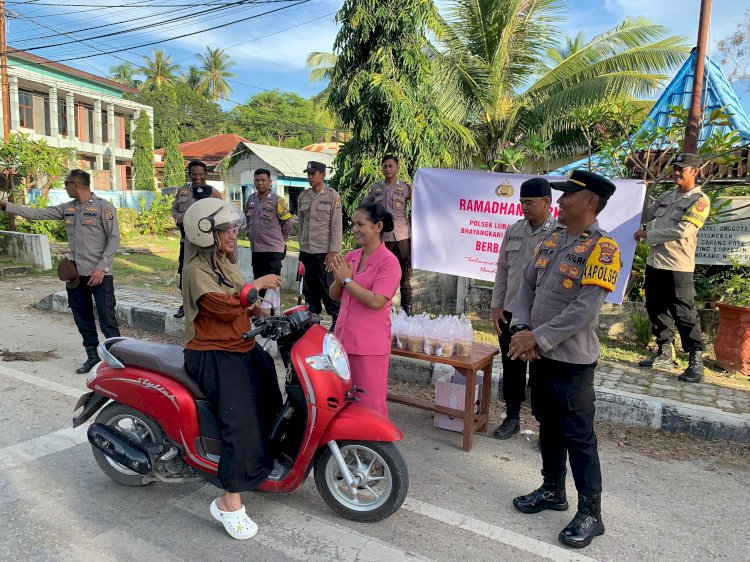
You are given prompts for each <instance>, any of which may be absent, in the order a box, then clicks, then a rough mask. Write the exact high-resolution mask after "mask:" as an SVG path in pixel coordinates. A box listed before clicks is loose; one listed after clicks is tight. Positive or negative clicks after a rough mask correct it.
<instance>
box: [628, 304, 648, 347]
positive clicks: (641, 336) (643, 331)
mask: <svg viewBox="0 0 750 562" xmlns="http://www.w3.org/2000/svg"><path fill="white" fill-rule="evenodd" d="M630 325H631V326H632V327H633V333H634V334H635V341H636V342H638V343H639V344H640V345H642V346H643V347H648V344H649V343H651V335H652V334H651V322H650V321H649V319H648V315H647V314H644V313H643V312H641V311H639V310H637V311H635V312H633V313H631V314H630Z"/></svg>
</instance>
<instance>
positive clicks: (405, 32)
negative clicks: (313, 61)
mask: <svg viewBox="0 0 750 562" xmlns="http://www.w3.org/2000/svg"><path fill="white" fill-rule="evenodd" d="M336 19H337V21H338V22H339V23H340V24H341V28H340V30H339V32H338V35H337V36H336V40H335V42H334V52H335V54H336V55H337V57H336V63H335V65H334V67H333V68H332V69H331V71H330V94H329V97H328V105H329V107H330V108H331V109H332V110H333V111H334V112H335V113H336V114H337V115H338V116H339V118H340V119H341V121H342V123H343V124H344V125H345V126H347V127H348V128H349V129H350V131H351V134H352V138H351V140H349V141H348V142H346V143H345V144H344V145H343V147H342V148H341V150H340V151H339V153H338V155H337V158H336V175H335V176H334V178H333V180H332V185H333V186H334V187H335V188H337V189H338V190H339V191H340V193H341V194H342V197H343V198H344V202H345V205H346V207H347V209H348V210H351V209H352V208H353V207H355V206H356V204H357V203H358V202H359V201H360V200H361V197H362V195H363V193H364V191H365V190H366V189H367V187H368V186H369V184H370V183H371V182H372V181H373V180H375V179H376V178H377V176H378V168H379V163H380V162H379V159H380V157H381V156H382V155H383V154H386V153H393V154H396V155H398V156H399V157H400V160H401V163H402V169H403V170H404V173H405V174H407V175H408V176H412V175H413V174H414V172H415V171H416V169H417V168H418V167H426V166H455V165H461V162H460V161H457V158H460V157H461V155H463V154H465V152H466V148H467V147H469V146H471V143H472V140H471V137H470V135H469V132H468V130H466V129H465V128H464V127H462V126H461V125H460V124H458V123H456V122H455V121H453V120H451V119H449V118H446V116H448V115H449V114H448V112H447V111H446V110H445V109H446V108H443V107H441V106H440V92H439V91H438V89H436V87H435V84H436V80H434V79H433V71H434V68H433V65H432V63H431V60H430V58H429V57H428V56H427V53H426V49H427V46H428V42H427V37H426V35H427V33H428V32H429V31H430V30H431V29H433V28H434V27H435V26H436V23H437V22H438V20H439V16H438V13H437V9H436V8H435V5H434V4H433V2H432V1H431V0H400V1H397V0H345V1H344V4H343V6H342V8H341V10H340V11H339V12H338V14H337V16H336Z"/></svg>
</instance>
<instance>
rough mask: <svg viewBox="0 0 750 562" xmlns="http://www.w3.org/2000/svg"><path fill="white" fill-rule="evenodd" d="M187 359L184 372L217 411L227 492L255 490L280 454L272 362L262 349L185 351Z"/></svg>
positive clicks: (220, 476)
mask: <svg viewBox="0 0 750 562" xmlns="http://www.w3.org/2000/svg"><path fill="white" fill-rule="evenodd" d="M184 355H185V370H186V371H187V373H188V374H189V375H190V377H191V378H192V379H193V380H195V382H196V383H197V384H198V387H199V388H200V389H201V390H202V391H203V392H204V393H205V395H206V397H207V398H208V401H209V402H211V404H212V405H213V406H214V408H215V409H216V417H217V422H218V425H219V432H220V433H221V456H220V458H219V470H218V474H217V477H218V479H219V481H220V482H221V485H222V487H223V488H224V490H226V491H227V492H246V491H248V490H253V489H255V488H256V487H257V486H258V484H260V483H261V482H263V480H265V479H266V477H267V476H268V474H269V473H270V472H271V470H272V469H273V459H274V456H275V455H276V453H277V452H276V451H274V450H273V444H272V443H270V442H269V439H268V436H269V434H270V433H271V429H272V428H273V423H274V421H275V420H276V416H277V415H278V413H279V411H280V410H281V391H280V390H279V383H278V380H277V378H276V369H275V367H274V364H273V360H272V359H271V357H270V356H269V355H268V354H267V353H266V352H265V351H263V350H262V349H261V348H260V346H255V347H254V348H253V349H252V350H250V351H248V352H246V353H238V352H231V351H219V350H217V351H195V350H192V349H186V350H185V352H184Z"/></svg>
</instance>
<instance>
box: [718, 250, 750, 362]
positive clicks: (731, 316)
mask: <svg viewBox="0 0 750 562" xmlns="http://www.w3.org/2000/svg"><path fill="white" fill-rule="evenodd" d="M720 294H721V300H720V301H718V302H717V303H716V306H717V308H718V309H719V328H718V330H717V332H716V341H715V342H714V350H715V351H716V361H717V362H718V363H719V365H720V366H721V367H722V368H723V369H726V370H727V371H739V372H740V373H742V374H744V375H749V376H750V274H749V273H746V271H745V268H744V267H743V266H741V265H739V264H737V263H735V264H734V265H733V266H732V269H731V270H730V271H729V275H728V276H727V278H726V279H725V280H724V282H723V283H722V284H721V286H720Z"/></svg>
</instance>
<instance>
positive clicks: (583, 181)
mask: <svg viewBox="0 0 750 562" xmlns="http://www.w3.org/2000/svg"><path fill="white" fill-rule="evenodd" d="M550 185H551V186H552V188H553V189H557V190H559V191H563V192H565V193H573V192H575V191H581V190H582V189H588V190H589V191H591V192H592V193H596V194H597V195H598V196H599V197H602V198H603V199H605V200H607V199H609V198H610V197H612V194H613V193H614V192H615V189H616V187H615V184H613V183H612V182H611V181H609V180H608V179H607V178H605V177H604V176H600V175H599V174H595V173H593V172H589V171H587V170H573V173H572V174H570V177H569V178H568V180H567V181H553V182H550Z"/></svg>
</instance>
